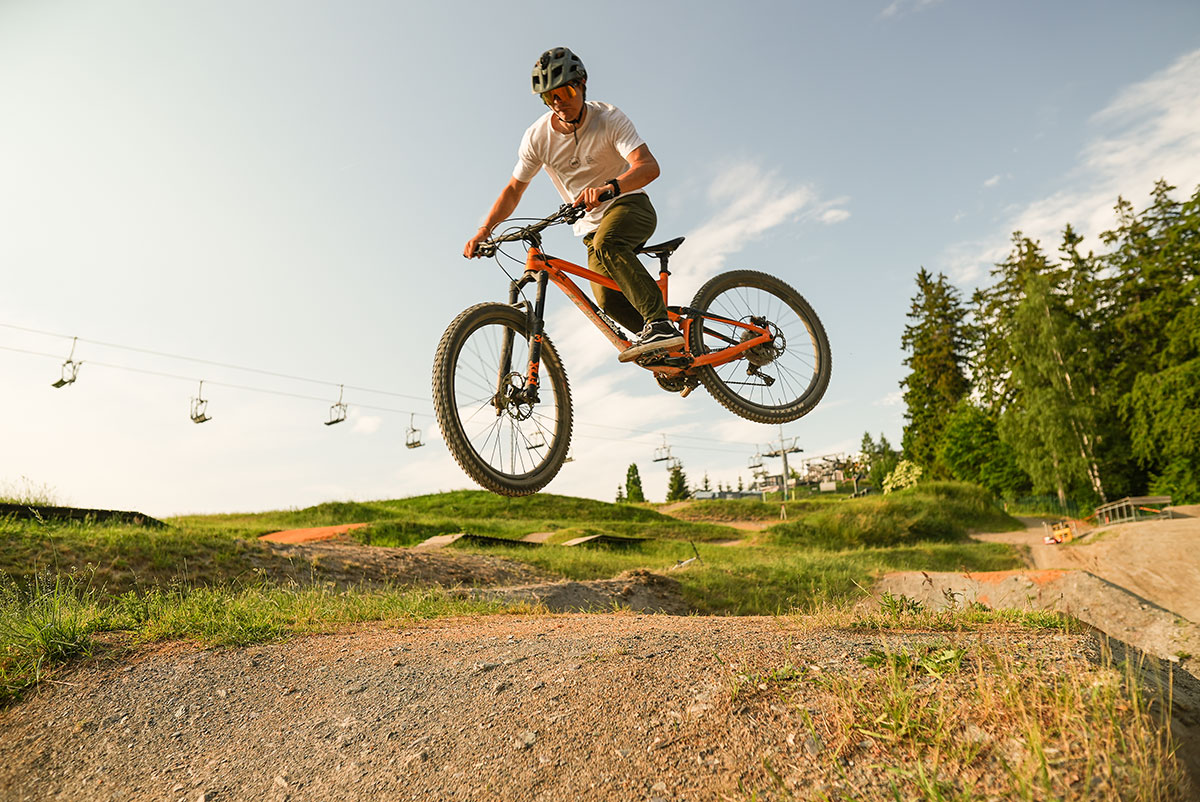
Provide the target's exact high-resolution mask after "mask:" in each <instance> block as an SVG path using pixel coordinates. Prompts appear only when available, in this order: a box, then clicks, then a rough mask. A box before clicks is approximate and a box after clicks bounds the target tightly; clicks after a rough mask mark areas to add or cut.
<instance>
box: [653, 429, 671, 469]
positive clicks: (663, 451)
mask: <svg viewBox="0 0 1200 802" xmlns="http://www.w3.org/2000/svg"><path fill="white" fill-rule="evenodd" d="M669 459H671V447H670V446H669V445H667V436H666V435H665V434H664V435H663V444H662V446H660V447H659V448H656V449H654V462H666V461H667V460H669Z"/></svg>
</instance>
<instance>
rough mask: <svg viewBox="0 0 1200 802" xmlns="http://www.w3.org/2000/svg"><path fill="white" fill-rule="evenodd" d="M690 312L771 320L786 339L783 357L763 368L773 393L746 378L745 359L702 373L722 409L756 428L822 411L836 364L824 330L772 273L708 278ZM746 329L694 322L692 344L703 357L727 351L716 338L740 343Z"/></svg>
mask: <svg viewBox="0 0 1200 802" xmlns="http://www.w3.org/2000/svg"><path fill="white" fill-rule="evenodd" d="M692 308H693V309H695V310H697V311H699V312H701V313H704V312H708V313H711V314H713V315H716V316H721V317H726V318H729V319H732V320H739V321H741V322H749V317H750V316H751V315H755V316H760V317H765V318H767V319H768V320H769V321H771V322H772V323H774V324H776V325H779V326H780V327H781V331H782V332H783V334H784V335H785V339H786V349H785V350H784V353H783V354H782V355H780V356H779V357H778V358H777V359H776V360H774V361H772V362H770V363H768V364H766V365H764V366H762V368H761V370H762V371H763V372H765V373H767V374H770V375H771V376H772V377H773V378H775V379H776V381H775V384H774V385H772V386H770V387H768V386H766V385H765V383H764V382H762V381H761V380H759V379H757V377H754V376H750V375H748V374H747V373H746V367H747V365H748V362H747V360H746V359H745V358H743V359H737V360H734V361H732V362H729V363H726V364H724V365H718V366H715V367H713V366H708V365H705V366H701V367H699V368H697V369H696V374H697V376H698V377H699V379H700V381H701V383H702V384H704V387H705V389H707V390H708V392H709V394H710V395H712V397H713V398H715V399H716V400H717V402H718V403H719V404H721V406H723V407H725V408H726V409H728V410H729V411H731V412H733V413H735V414H737V415H740V416H741V417H743V418H746V419H747V420H752V421H755V422H758V423H788V422H790V421H794V420H796V419H797V418H800V417H802V416H804V415H807V414H808V413H809V412H811V411H812V410H813V408H814V407H816V405H817V402H818V401H820V400H821V396H823V395H824V394H825V389H826V388H827V387H828V386H829V376H830V372H831V370H832V367H833V358H832V356H831V354H830V351H829V339H828V337H826V335H825V328H824V327H823V326H822V325H821V321H820V320H819V319H818V318H817V314H816V312H814V311H813V309H812V307H811V306H809V305H808V302H807V301H805V300H804V298H803V297H801V295H800V293H798V292H796V291H795V290H794V289H792V288H791V287H790V286H788V284H786V283H785V282H783V281H781V280H779V279H777V278H775V277H774V276H770V275H767V274H766V273H759V272H756V271H753V270H734V271H730V272H728V273H721V274H719V275H716V276H713V277H712V278H711V279H709V280H708V281H707V282H706V283H705V284H704V286H702V287H701V288H700V289H699V290H698V291H697V292H696V296H695V298H694V299H693V300H692ZM706 328H707V329H709V331H708V332H707V333H706V331H705V329H706ZM745 331H746V330H745V329H740V330H739V329H738V328H737V327H734V326H730V325H729V324H720V323H719V322H716V321H711V320H704V319H694V320H693V321H692V324H691V329H690V331H689V343H688V345H689V347H690V348H691V351H692V353H693V354H696V355H700V354H705V353H709V352H710V351H713V350H718V349H719V348H723V347H728V346H729V342H728V340H727V339H725V340H723V339H721V338H720V337H719V336H715V335H724V336H725V337H726V338H732V339H734V340H737V339H739V338H740V337H741V336H743V335H744V332H745Z"/></svg>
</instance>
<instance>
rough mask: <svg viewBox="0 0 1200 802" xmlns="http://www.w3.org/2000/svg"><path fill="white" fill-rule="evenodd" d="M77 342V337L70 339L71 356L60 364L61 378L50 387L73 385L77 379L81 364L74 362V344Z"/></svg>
mask: <svg viewBox="0 0 1200 802" xmlns="http://www.w3.org/2000/svg"><path fill="white" fill-rule="evenodd" d="M78 341H79V338H78V337H72V338H71V354H70V356H68V357H67V361H66V362H64V363H62V376H60V377H59V379H58V381H56V382H54V383H53V384H51V385H50V386H51V387H66V386H67V385H68V384H74V383H75V379H77V378H79V366H80V365H82V364H83V363H82V362H76V361H75V343H76V342H78Z"/></svg>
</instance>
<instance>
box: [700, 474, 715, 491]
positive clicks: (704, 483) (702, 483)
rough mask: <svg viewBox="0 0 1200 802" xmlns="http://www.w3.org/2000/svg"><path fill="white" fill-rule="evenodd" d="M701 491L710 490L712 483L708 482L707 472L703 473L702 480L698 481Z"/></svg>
mask: <svg viewBox="0 0 1200 802" xmlns="http://www.w3.org/2000/svg"><path fill="white" fill-rule="evenodd" d="M700 489H701V490H712V483H711V482H709V481H708V471H705V472H704V478H703V479H702V480H700Z"/></svg>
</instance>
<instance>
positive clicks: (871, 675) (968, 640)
mask: <svg viewBox="0 0 1200 802" xmlns="http://www.w3.org/2000/svg"><path fill="white" fill-rule="evenodd" d="M1055 617H1057V616H1055ZM1060 621H1061V622H1062V623H1061V624H1059V625H1057V626H1056V625H1054V624H1053V622H1052V621H1050V620H1048V619H1046V620H1038V619H1033V620H1029V621H1025V620H1022V619H1020V618H1019V617H1017V616H1014V615H1013V614H998V613H990V612H984V611H981V610H974V611H957V612H948V613H947V612H941V613H937V614H932V613H929V612H928V611H925V610H922V609H908V610H902V611H900V612H898V613H895V614H892V613H887V612H884V613H880V614H878V615H876V616H875V617H874V619H873V620H871V621H870V622H869V623H868V622H866V621H865V619H864V617H863V616H862V615H861V614H856V613H852V612H850V611H848V610H844V609H843V610H832V609H831V610H826V611H823V612H821V613H818V614H817V615H814V616H805V617H804V618H803V619H797V620H795V623H796V624H799V625H800V626H801V627H802V628H804V629H806V630H809V631H815V630H820V629H835V630H836V629H840V630H842V632H845V631H846V630H847V629H849V630H850V631H858V632H862V631H863V630H864V629H872V630H875V631H876V633H877V637H878V639H879V640H878V645H877V647H876V648H873V649H871V650H870V651H869V652H868V653H867V654H865V656H860V657H858V658H857V659H851V660H848V661H846V662H847V663H853V664H854V665H837V666H830V665H827V664H826V665H822V664H818V663H805V662H804V661H802V660H798V661H797V662H795V663H788V664H785V665H779V666H776V667H773V668H769V669H765V670H762V669H760V670H758V671H757V672H753V673H743V674H738V673H736V672H735V673H733V675H732V676H731V679H730V689H731V694H732V695H733V696H734V697H735V698H738V697H756V696H757V697H760V701H762V700H763V699H766V700H775V701H776V704H778V703H779V701H783V702H784V703H786V704H787V705H788V706H789V708H790V709H791V710H792V711H793V713H794V714H797V715H798V716H799V719H800V721H801V722H802V726H803V727H804V729H805V730H806V732H802V733H800V737H801V738H802V739H805V740H806V741H807V742H808V745H809V749H810V750H811V753H812V754H813V755H815V756H816V757H815V760H814V765H810V766H809V767H808V768H807V769H805V768H804V767H803V763H802V761H801V762H800V763H798V764H797V765H793V766H782V765H781V766H778V767H775V768H773V769H771V776H772V777H777V778H779V781H778V783H777V784H776V785H777V787H776V789H775V791H776V792H777V793H778V794H779V795H780V796H781V797H782V798H788V799H821V800H851V799H853V800H863V801H864V802H867V801H869V800H928V801H929V802H934V801H939V802H940V801H942V800H946V801H949V800H955V801H962V802H966V800H1012V799H1015V800H1039V801H1040V800H1047V801H1049V800H1056V801H1057V800H1062V801H1063V802H1066V801H1068V800H1123V802H1158V801H1159V800H1162V801H1163V802H1166V801H1167V800H1183V799H1187V798H1189V797H1188V796H1187V793H1188V791H1187V790H1185V789H1186V782H1187V781H1186V779H1185V777H1184V774H1183V770H1182V768H1181V766H1180V764H1179V762H1178V761H1177V760H1176V758H1175V755H1174V749H1173V746H1172V744H1171V742H1170V729H1169V724H1168V722H1169V718H1170V716H1169V711H1170V709H1171V701H1172V700H1171V698H1170V691H1169V683H1168V684H1167V686H1168V690H1167V691H1165V692H1164V691H1160V690H1158V689H1157V686H1156V684H1155V683H1154V682H1153V681H1152V680H1150V679H1148V678H1147V676H1148V673H1147V666H1144V665H1142V664H1140V663H1138V662H1136V661H1121V660H1117V659H1115V658H1114V657H1113V655H1112V653H1111V652H1110V651H1108V649H1107V648H1105V646H1104V645H1103V644H1101V643H1099V642H1098V641H1095V640H1092V639H1091V638H1090V636H1084V635H1080V634H1074V635H1072V634H1069V633H1067V632H1066V631H1065V619H1060ZM930 622H934V623H937V624H938V626H937V627H936V628H934V629H933V630H932V631H931V629H929V628H926V627H925V626H924V625H927V624H928V623H930ZM864 623H867V625H866V626H864ZM1081 643H1087V644H1090V645H1089V646H1088V648H1080V644H1081ZM1135 660H1136V659H1135ZM1164 694H1165V695H1164ZM797 766H799V768H797ZM797 771H800V772H802V773H803V772H807V774H806V776H805V778H804V781H803V782H797V781H795V780H793V781H791V782H788V781H786V780H784V779H783V778H785V777H789V776H791V777H796V776H797V775H796V772H797Z"/></svg>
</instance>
